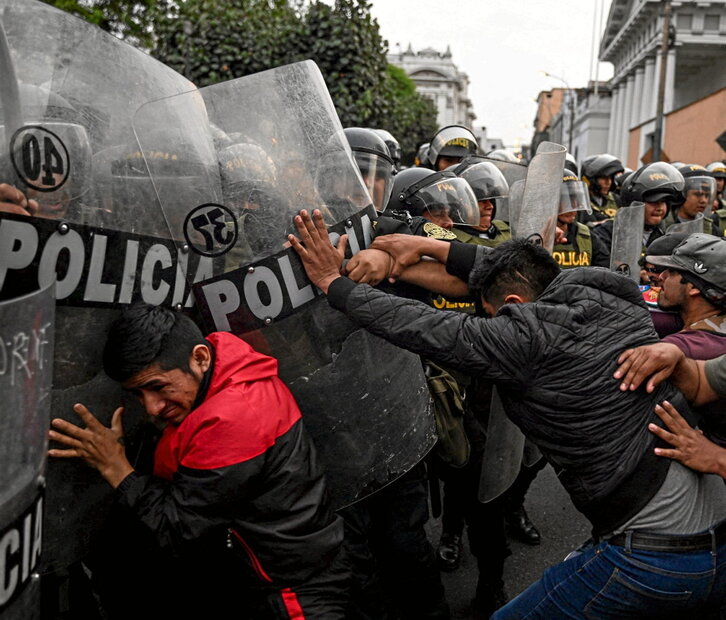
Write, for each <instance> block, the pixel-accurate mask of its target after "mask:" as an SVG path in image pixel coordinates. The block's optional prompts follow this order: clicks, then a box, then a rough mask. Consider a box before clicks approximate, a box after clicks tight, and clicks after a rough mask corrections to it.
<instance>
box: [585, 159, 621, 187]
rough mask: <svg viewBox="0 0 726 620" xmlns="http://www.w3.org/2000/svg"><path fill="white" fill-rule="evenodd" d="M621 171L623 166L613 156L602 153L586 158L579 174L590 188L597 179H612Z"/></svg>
mask: <svg viewBox="0 0 726 620" xmlns="http://www.w3.org/2000/svg"><path fill="white" fill-rule="evenodd" d="M623 170H625V166H623V163H622V162H621V161H620V160H619V159H618V158H617V157H615V155H610V154H609V153H602V154H600V155H591V156H590V157H586V158H585V160H584V161H583V162H582V169H581V174H582V178H583V180H584V181H585V182H586V183H588V184H589V185H590V186H592V185H594V184H596V182H597V179H599V178H602V177H609V178H613V177H614V176H615V175H616V174H618V173H619V172H622V171H623Z"/></svg>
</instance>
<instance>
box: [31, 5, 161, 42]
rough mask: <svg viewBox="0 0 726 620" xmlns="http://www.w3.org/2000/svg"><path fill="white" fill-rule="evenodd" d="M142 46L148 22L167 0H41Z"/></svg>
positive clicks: (149, 33) (149, 26) (148, 35)
mask: <svg viewBox="0 0 726 620" xmlns="http://www.w3.org/2000/svg"><path fill="white" fill-rule="evenodd" d="M43 2H45V3H46V4H50V5H52V6H55V7H57V8H59V9H61V10H63V11H66V12H68V13H72V14H73V15H77V16H78V17H81V18H82V19H85V20H86V21H88V22H90V23H92V24H95V25H96V26H98V27H99V28H102V29H103V30H105V31H106V32H110V33H111V34H113V35H116V36H117V37H119V38H121V39H125V40H126V41H128V42H129V43H131V44H132V45H136V46H137V47H140V48H142V49H149V48H150V47H151V45H152V43H153V39H152V37H153V31H152V25H153V23H154V20H155V18H156V16H157V15H160V14H163V13H164V11H165V9H166V6H167V3H168V0H43Z"/></svg>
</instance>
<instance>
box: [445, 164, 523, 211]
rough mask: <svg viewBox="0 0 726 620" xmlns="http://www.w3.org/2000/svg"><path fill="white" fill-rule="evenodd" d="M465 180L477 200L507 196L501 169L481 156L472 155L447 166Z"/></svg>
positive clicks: (507, 185)
mask: <svg viewBox="0 0 726 620" xmlns="http://www.w3.org/2000/svg"><path fill="white" fill-rule="evenodd" d="M447 170H451V171H452V172H453V173H454V174H455V175H456V176H458V177H459V178H462V179H464V180H466V182H467V183H469V185H470V186H471V189H472V190H473V191H474V196H476V199H477V200H496V199H497V198H506V197H507V196H509V184H508V183H507V180H506V179H505V178H504V175H503V174H502V172H501V170H499V168H497V167H496V166H495V165H494V164H493V163H492V162H490V161H486V160H485V159H484V158H483V157H480V156H477V155H473V156H470V157H466V158H464V159H463V160H462V161H461V163H458V164H456V165H455V166H451V167H449V168H447Z"/></svg>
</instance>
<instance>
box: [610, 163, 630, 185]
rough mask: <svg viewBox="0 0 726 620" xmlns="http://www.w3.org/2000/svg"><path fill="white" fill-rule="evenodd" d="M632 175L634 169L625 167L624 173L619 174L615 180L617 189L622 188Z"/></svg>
mask: <svg viewBox="0 0 726 620" xmlns="http://www.w3.org/2000/svg"><path fill="white" fill-rule="evenodd" d="M631 174H633V170H632V168H628V167H627V166H625V168H623V171H622V172H618V173H617V174H616V175H615V177H614V178H613V182H614V183H615V187H617V188H620V187H622V186H623V183H625V179H627V178H628V177H629V176H630V175H631Z"/></svg>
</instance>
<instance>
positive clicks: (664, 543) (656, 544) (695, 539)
mask: <svg viewBox="0 0 726 620" xmlns="http://www.w3.org/2000/svg"><path fill="white" fill-rule="evenodd" d="M628 537H630V544H629V545H628ZM714 538H715V544H716V545H720V544H722V543H724V542H726V521H722V522H721V523H719V524H718V525H717V526H716V527H715V528H714V530H713V536H712V535H711V532H704V533H702V534H686V535H679V534H649V533H648V532H638V531H637V530H631V531H628V532H623V533H621V534H618V535H617V536H613V537H612V538H609V539H608V540H607V542H608V543H609V544H611V545H617V546H619V547H627V546H629V547H630V548H631V549H640V550H642V551H673V552H681V551H710V550H711V549H713V547H714Z"/></svg>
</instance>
